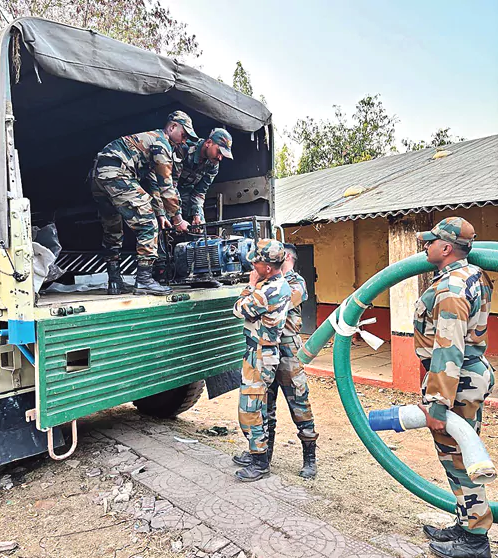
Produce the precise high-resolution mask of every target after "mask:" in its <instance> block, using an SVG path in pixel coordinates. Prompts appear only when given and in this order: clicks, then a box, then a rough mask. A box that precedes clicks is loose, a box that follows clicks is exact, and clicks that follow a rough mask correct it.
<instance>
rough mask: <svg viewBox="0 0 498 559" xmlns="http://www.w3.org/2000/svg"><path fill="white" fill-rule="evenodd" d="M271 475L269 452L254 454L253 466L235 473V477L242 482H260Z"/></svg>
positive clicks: (250, 465)
mask: <svg viewBox="0 0 498 559" xmlns="http://www.w3.org/2000/svg"><path fill="white" fill-rule="evenodd" d="M269 475H270V463H269V462H268V452H263V453H261V454H252V462H251V464H249V466H246V467H245V468H242V470H237V471H236V472H235V477H237V478H238V479H240V481H258V480H259V479H262V478H264V477H267V476H269Z"/></svg>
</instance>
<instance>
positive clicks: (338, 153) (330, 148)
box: [290, 95, 398, 174]
mask: <svg viewBox="0 0 498 559" xmlns="http://www.w3.org/2000/svg"><path fill="white" fill-rule="evenodd" d="M334 108H335V120H334V121H330V120H319V121H316V120H314V119H313V118H310V117H308V118H306V119H301V120H298V121H297V122H296V124H295V125H294V127H293V128H292V131H291V132H290V138H291V139H292V140H293V141H295V142H297V143H298V144H301V145H302V147H303V151H302V155H301V158H300V159H299V163H298V166H297V173H298V174H301V173H309V172H311V171H317V170H319V169H328V168H330V167H337V166H339V165H348V164H350V163H358V162H360V161H367V160H369V159H375V158H376V157H380V156H382V155H386V153H387V152H388V151H392V150H394V149H395V148H394V131H395V125H396V123H397V122H398V119H397V118H396V116H390V115H388V114H387V112H386V110H385V109H384V106H383V104H382V101H381V100H380V96H379V95H374V96H372V95H367V96H366V97H364V98H363V99H361V100H360V101H359V102H358V103H357V105H356V110H355V113H354V114H353V115H352V123H351V124H350V123H348V121H347V118H346V115H345V114H344V113H343V112H342V110H341V108H340V107H339V106H336V105H335V106H334Z"/></svg>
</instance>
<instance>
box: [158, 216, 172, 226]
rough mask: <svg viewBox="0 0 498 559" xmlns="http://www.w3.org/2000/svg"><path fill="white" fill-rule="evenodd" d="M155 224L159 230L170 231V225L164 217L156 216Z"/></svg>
mask: <svg viewBox="0 0 498 559" xmlns="http://www.w3.org/2000/svg"><path fill="white" fill-rule="evenodd" d="M157 222H158V223H159V229H171V223H170V222H169V221H168V220H167V219H166V217H165V216H164V215H158V216H157Z"/></svg>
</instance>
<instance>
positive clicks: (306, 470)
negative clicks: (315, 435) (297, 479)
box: [299, 441, 317, 479]
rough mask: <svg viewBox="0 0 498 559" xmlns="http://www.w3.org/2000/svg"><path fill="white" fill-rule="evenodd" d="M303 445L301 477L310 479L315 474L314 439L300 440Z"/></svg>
mask: <svg viewBox="0 0 498 559" xmlns="http://www.w3.org/2000/svg"><path fill="white" fill-rule="evenodd" d="M301 444H302V445H303V467H302V469H301V471H300V472H299V475H300V476H301V477H304V478H306V479H312V478H314V477H315V476H316V472H317V469H316V441H301Z"/></svg>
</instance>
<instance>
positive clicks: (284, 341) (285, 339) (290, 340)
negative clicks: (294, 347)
mask: <svg viewBox="0 0 498 559" xmlns="http://www.w3.org/2000/svg"><path fill="white" fill-rule="evenodd" d="M295 341H296V340H295V337H294V336H282V337H281V338H280V343H281V344H293V343H294V342H295Z"/></svg>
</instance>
